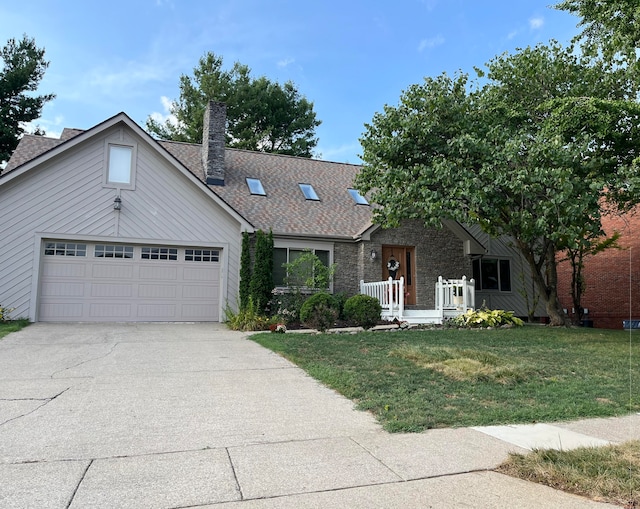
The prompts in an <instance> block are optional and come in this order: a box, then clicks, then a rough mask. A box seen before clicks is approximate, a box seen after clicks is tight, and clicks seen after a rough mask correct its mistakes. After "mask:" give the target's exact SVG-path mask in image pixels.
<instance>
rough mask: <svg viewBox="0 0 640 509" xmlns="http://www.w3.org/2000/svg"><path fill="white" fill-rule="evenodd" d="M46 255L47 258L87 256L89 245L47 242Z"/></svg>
mask: <svg viewBox="0 0 640 509" xmlns="http://www.w3.org/2000/svg"><path fill="white" fill-rule="evenodd" d="M44 254H45V256H87V245H86V244H74V243H70V242H46V243H45V245H44Z"/></svg>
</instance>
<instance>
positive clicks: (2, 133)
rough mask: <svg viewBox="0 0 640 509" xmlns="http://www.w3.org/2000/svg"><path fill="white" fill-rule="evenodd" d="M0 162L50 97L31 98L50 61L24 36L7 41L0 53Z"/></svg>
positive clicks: (13, 148) (35, 96)
mask: <svg viewBox="0 0 640 509" xmlns="http://www.w3.org/2000/svg"><path fill="white" fill-rule="evenodd" d="M0 58H2V63H1V67H0V163H2V162H4V161H7V160H8V159H9V157H10V156H11V154H12V153H13V151H14V150H15V148H16V147H17V146H18V142H19V141H20V138H21V137H22V135H23V134H24V130H25V126H24V124H25V123H26V122H31V121H32V120H35V119H37V118H38V117H40V114H41V113H42V107H43V106H44V104H45V103H46V102H47V101H50V100H51V99H53V98H54V97H55V95H53V94H45V95H33V94H31V93H30V92H34V91H36V90H37V88H38V85H39V84H40V81H41V80H42V78H43V76H44V73H45V71H46V69H47V67H48V66H49V62H47V61H46V60H45V59H44V48H38V47H37V46H36V43H35V40H34V39H30V38H28V37H27V36H26V35H24V36H23V37H22V39H21V40H19V41H17V40H16V39H9V40H8V41H7V44H6V45H5V46H4V47H3V48H2V49H1V50H0Z"/></svg>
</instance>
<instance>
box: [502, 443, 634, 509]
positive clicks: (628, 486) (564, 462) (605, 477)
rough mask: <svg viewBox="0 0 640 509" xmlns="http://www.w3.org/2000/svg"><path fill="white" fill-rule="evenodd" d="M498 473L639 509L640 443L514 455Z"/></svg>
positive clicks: (630, 508) (538, 451)
mask: <svg viewBox="0 0 640 509" xmlns="http://www.w3.org/2000/svg"><path fill="white" fill-rule="evenodd" d="M497 471H498V472H502V473H504V474H507V475H510V476H513V477H518V478H520V479H525V480H527V481H532V482H537V483H540V484H545V485H547V486H551V487H552V488H556V489H559V490H563V491H567V492H570V493H575V494H576V495H582V496H585V497H589V498H591V499H593V500H597V501H599V502H608V503H613V504H618V505H621V506H623V507H626V508H628V509H632V508H633V509H635V508H640V440H633V441H629V442H625V443H623V444H619V445H612V446H605V447H583V448H579V449H574V450H570V451H555V450H536V451H533V452H531V453H529V454H525V455H523V454H515V453H514V454H511V455H510V456H509V459H508V460H507V461H506V462H505V463H503V464H502V465H500V466H499V467H498V469H497Z"/></svg>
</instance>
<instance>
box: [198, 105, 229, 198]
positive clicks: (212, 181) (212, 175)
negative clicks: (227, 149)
mask: <svg viewBox="0 0 640 509" xmlns="http://www.w3.org/2000/svg"><path fill="white" fill-rule="evenodd" d="M226 123H227V106H226V104H224V103H221V102H216V101H210V102H209V104H208V106H207V108H206V109H205V111H204V122H203V125H202V127H203V129H202V165H203V167H204V171H205V175H206V177H207V185H210V186H224V138H225V128H226Z"/></svg>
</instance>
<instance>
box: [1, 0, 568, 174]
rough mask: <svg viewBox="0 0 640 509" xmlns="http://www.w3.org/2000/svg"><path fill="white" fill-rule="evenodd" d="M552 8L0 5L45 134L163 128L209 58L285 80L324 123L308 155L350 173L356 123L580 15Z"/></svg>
mask: <svg viewBox="0 0 640 509" xmlns="http://www.w3.org/2000/svg"><path fill="white" fill-rule="evenodd" d="M553 3H555V0H509V1H507V0H393V1H392V0H342V1H337V0H291V1H289V0H271V1H269V2H267V1H260V0H193V1H192V0H128V1H123V0H111V1H109V2H96V1H93V0H80V1H79V0H60V1H57V2H54V1H51V0H28V1H22V2H16V1H15V0H11V1H8V0H0V45H1V46H4V45H5V44H6V41H7V40H8V39H10V38H16V39H19V38H21V37H22V35H23V34H27V35H28V36H29V37H32V38H34V39H35V41H36V44H37V46H38V47H44V48H45V50H46V53H45V58H46V59H47V60H48V61H49V62H50V65H49V68H48V69H47V71H46V74H45V77H44V79H43V80H42V82H41V85H40V87H39V89H38V92H39V93H54V94H56V98H55V99H54V100H52V101H51V102H49V103H47V104H46V106H45V107H44V108H43V111H42V117H41V118H40V119H39V120H38V121H37V122H36V124H38V125H39V126H40V127H41V128H44V130H45V131H46V133H47V135H48V136H53V137H58V136H59V134H60V132H61V131H62V129H63V128H64V127H72V128H78V129H88V128H90V127H92V126H94V125H96V124H98V123H100V122H102V121H103V120H106V119H107V118H110V117H112V116H113V115H116V114H117V113H119V112H121V111H123V112H125V113H126V114H127V115H129V116H130V117H131V118H132V119H133V120H134V121H135V122H137V123H138V124H139V125H140V126H141V127H143V128H144V126H145V122H146V120H147V118H148V117H149V116H151V115H153V116H154V117H155V118H158V119H165V118H167V115H168V114H169V110H168V107H169V105H170V104H171V101H173V100H175V99H177V98H178V97H179V87H178V84H179V78H180V76H181V75H182V74H186V75H192V73H193V69H194V67H196V66H197V64H198V60H199V59H200V57H202V56H203V55H204V54H205V53H206V52H208V51H212V52H214V53H215V54H216V55H218V56H220V57H222V58H223V61H224V65H223V67H224V68H230V67H231V66H232V65H233V63H234V62H236V61H237V62H240V63H242V64H245V65H248V66H249V67H250V68H251V70H252V75H253V76H254V77H259V76H266V77H267V78H269V79H270V80H272V81H278V82H280V83H284V82H286V81H289V80H290V81H292V82H293V83H294V84H295V85H296V87H297V89H298V91H299V92H300V93H301V94H302V95H304V96H305V97H306V98H307V99H308V100H310V101H312V102H313V104H314V110H315V112H316V117H317V118H318V120H321V121H322V124H321V125H320V126H319V127H318V128H317V130H316V134H317V136H318V138H319V143H318V145H317V147H316V150H315V152H316V157H318V158H321V159H325V160H331V161H338V162H347V163H354V164H359V163H360V162H361V160H360V157H359V155H360V154H361V153H362V150H361V147H360V143H359V141H358V140H359V139H360V137H361V136H362V134H363V133H364V131H365V124H366V123H369V122H371V120H372V118H373V116H374V114H375V113H376V112H381V111H382V110H383V108H384V106H385V105H386V104H388V105H392V106H393V105H397V104H398V103H399V100H400V97H401V95H402V92H403V91H404V90H406V89H407V88H408V87H409V86H410V85H412V84H416V83H422V82H423V80H424V78H425V77H433V76H438V75H440V74H442V73H443V72H446V73H448V74H450V75H453V74H455V73H456V72H466V73H470V74H472V75H475V74H474V67H483V65H484V64H485V63H487V62H488V61H489V60H491V59H492V58H493V57H495V56H497V55H499V54H502V53H504V52H514V51H516V49H517V48H525V47H527V46H534V45H536V44H538V43H547V42H549V41H550V40H551V39H555V40H557V41H559V42H560V43H562V44H568V43H569V41H570V40H571V38H572V37H573V36H574V35H576V34H577V33H578V31H579V30H578V28H576V25H577V23H578V21H579V19H578V18H575V17H574V16H572V15H570V14H568V13H566V12H562V11H557V10H554V9H552V8H550V7H548V6H549V5H552V4H553Z"/></svg>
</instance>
